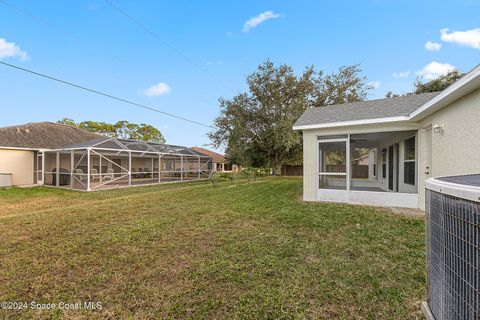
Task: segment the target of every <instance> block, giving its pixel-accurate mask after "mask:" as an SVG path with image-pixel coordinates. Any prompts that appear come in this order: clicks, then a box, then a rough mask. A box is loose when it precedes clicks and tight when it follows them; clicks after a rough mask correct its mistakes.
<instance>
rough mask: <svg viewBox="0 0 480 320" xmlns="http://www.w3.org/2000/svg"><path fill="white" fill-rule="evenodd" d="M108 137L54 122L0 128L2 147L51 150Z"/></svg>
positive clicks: (0, 144)
mask: <svg viewBox="0 0 480 320" xmlns="http://www.w3.org/2000/svg"><path fill="white" fill-rule="evenodd" d="M105 138H106V137H104V136H101V135H99V134H95V133H92V132H89V131H87V130H83V129H79V128H75V127H73V126H69V125H66V124H60V123H53V122H32V123H27V124H22V125H17V126H10V127H4V128H0V147H16V148H28V149H51V148H56V147H60V146H64V145H67V144H73V143H81V142H85V141H91V140H99V139H105Z"/></svg>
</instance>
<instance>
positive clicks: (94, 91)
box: [0, 61, 216, 129]
mask: <svg viewBox="0 0 480 320" xmlns="http://www.w3.org/2000/svg"><path fill="white" fill-rule="evenodd" d="M0 64H2V65H4V66H7V67H10V68H13V69H16V70H20V71H23V72H26V73H30V74H33V75H36V76H39V77H42V78H45V79H49V80H53V81H56V82H59V83H61V84H64V85H68V86H71V87H74V88H77V89H81V90H84V91H87V92H90V93H94V94H97V95H100V96H104V97H107V98H110V99H113V100H117V101H120V102H123V103H127V104H130V105H133V106H136V107H139V108H143V109H147V110H150V111H154V112H157V113H161V114H163V115H166V116H169V117H172V118H176V119H179V120H182V121H186V122H190V123H193V124H196V125H199V126H202V127H206V128H209V129H216V128H215V127H213V126H211V125H208V124H204V123H201V122H198V121H195V120H191V119H188V118H184V117H181V116H177V115H175V114H172V113H168V112H165V111H161V110H158V109H155V108H153V107H149V106H147V105H144V104H140V103H136V102H133V101H130V100H127V99H123V98H119V97H116V96H114V95H111V94H108V93H105V92H101V91H98V90H95V89H90V88H87V87H84V86H81V85H78V84H75V83H73V82H69V81H66V80H62V79H59V78H55V77H52V76H49V75H46V74H43V73H40V72H36V71H33V70H30V69H26V68H22V67H19V66H16V65H13V64H10V63H6V62H3V61H0Z"/></svg>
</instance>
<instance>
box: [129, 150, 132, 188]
mask: <svg viewBox="0 0 480 320" xmlns="http://www.w3.org/2000/svg"><path fill="white" fill-rule="evenodd" d="M128 185H129V186H131V185H132V152H131V151H129V152H128Z"/></svg>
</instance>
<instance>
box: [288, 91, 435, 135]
mask: <svg viewBox="0 0 480 320" xmlns="http://www.w3.org/2000/svg"><path fill="white" fill-rule="evenodd" d="M439 93H440V92H429V93H422V94H415V95H409V96H402V97H394V98H385V99H377V100H369V101H360V102H350V103H343V104H335V105H329V106H324V107H318V108H308V109H307V110H305V112H304V113H303V115H302V116H301V117H300V118H299V119H298V120H297V122H296V123H295V125H294V127H301V126H308V125H318V124H329V123H336V122H346V121H355V120H369V119H381V118H392V117H401V116H408V115H409V114H411V113H412V112H414V111H415V110H417V109H418V108H420V107H421V106H423V105H424V104H425V103H426V102H428V101H430V100H431V99H432V98H434V97H435V96H437V95H438V94H439Z"/></svg>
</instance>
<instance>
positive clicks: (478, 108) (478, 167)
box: [420, 89, 480, 177]
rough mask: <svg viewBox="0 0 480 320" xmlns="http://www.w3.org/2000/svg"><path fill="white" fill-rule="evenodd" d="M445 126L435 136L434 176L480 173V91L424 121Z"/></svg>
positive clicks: (426, 123)
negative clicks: (441, 131)
mask: <svg viewBox="0 0 480 320" xmlns="http://www.w3.org/2000/svg"><path fill="white" fill-rule="evenodd" d="M429 124H432V126H434V125H443V126H444V132H443V133H433V134H432V155H433V157H432V172H431V173H432V176H434V177H436V176H445V175H457V174H468V173H480V89H478V90H476V91H474V92H472V93H470V94H469V95H467V96H465V97H463V98H461V99H460V100H457V101H456V102H454V103H452V104H451V105H449V106H447V107H445V108H443V109H441V110H440V111H438V112H436V113H434V114H433V115H431V116H429V117H427V118H425V119H424V120H422V121H421V124H420V126H421V127H424V126H427V125H429Z"/></svg>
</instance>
